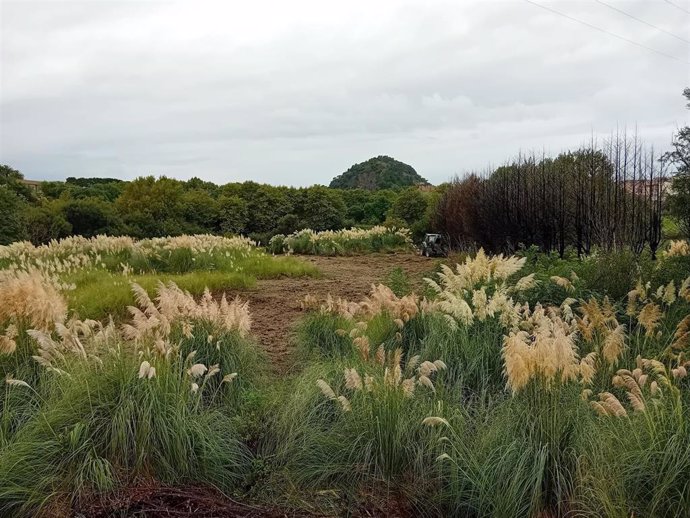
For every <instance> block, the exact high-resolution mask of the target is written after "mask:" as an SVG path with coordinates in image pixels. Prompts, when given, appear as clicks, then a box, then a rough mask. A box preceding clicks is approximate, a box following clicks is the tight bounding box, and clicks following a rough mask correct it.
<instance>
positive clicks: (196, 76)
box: [0, 0, 690, 185]
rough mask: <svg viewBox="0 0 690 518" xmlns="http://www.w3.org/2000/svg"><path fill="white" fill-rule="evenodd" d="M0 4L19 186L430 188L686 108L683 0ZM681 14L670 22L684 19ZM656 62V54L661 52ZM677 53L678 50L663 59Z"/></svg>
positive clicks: (687, 19)
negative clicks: (359, 181) (402, 173)
mask: <svg viewBox="0 0 690 518" xmlns="http://www.w3.org/2000/svg"><path fill="white" fill-rule="evenodd" d="M672 1H673V3H674V4H676V6H677V7H674V5H672V4H671V3H670V2H666V1H664V0H654V1H651V0H648V1H619V0H606V3H607V4H609V5H610V6H613V7H616V8H617V9H619V10H622V11H624V12H625V13H628V14H630V15H632V16H635V17H637V18H639V19H641V20H644V21H645V22H647V23H649V24H652V25H655V26H657V27H659V28H661V29H664V30H665V31H668V32H670V33H673V34H675V35H676V36H677V37H673V36H671V35H668V34H665V33H664V32H662V31H660V30H657V29H655V28H653V27H650V26H648V25H645V24H643V23H640V22H638V21H636V20H634V19H632V18H630V17H628V16H625V14H622V13H620V12H616V11H614V10H613V9H611V8H610V7H607V6H606V5H602V4H601V3H598V2H596V1H594V0H579V1H545V0H535V2H537V3H539V4H541V5H544V6H547V7H549V8H551V9H555V10H557V11H559V12H561V13H564V14H567V15H569V16H571V17H574V18H577V19H579V20H581V21H584V22H587V23H590V24H592V25H595V26H596V27H599V28H601V29H604V30H606V31H609V32H611V33H614V34H616V35H619V36H622V37H624V38H627V39H629V40H632V41H635V42H637V43H639V44H640V45H644V46H647V47H650V48H653V49H655V50H657V51H659V52H660V53H662V54H665V55H662V54H657V53H654V52H652V51H650V50H647V49H644V48H640V47H638V46H635V45H633V44H631V43H629V42H626V41H622V40H621V39H617V38H616V37H614V36H611V35H609V34H605V33H602V32H599V31H597V30H595V29H593V28H590V27H587V26H584V25H582V24H579V23H577V22H576V21H573V20H571V19H567V18H565V17H563V16H559V15H558V14H555V13H553V12H549V11H547V10H545V9H542V8H539V7H538V6H535V5H533V4H530V3H529V2H527V1H526V0H512V1H490V0H483V1H480V2H479V1H477V2H470V1H461V0H452V1H443V2H442V1H429V0H418V1H414V2H404V1H381V0H367V1H359V0H347V1H343V2H332V1H324V0H320V1H300V0H289V1H286V0H282V1H281V0H275V1H260V0H244V1H237V2H236V1H227V0H226V1H218V2H212V1H204V0H194V1H193V0H189V1H177V2H172V1H157V0H151V1H149V0H142V1H117V2H114V1H101V0H88V1H76V2H63V1H49V2H38V1H32V0H26V1H6V0H0V5H1V8H0V9H1V10H0V32H1V34H2V36H1V40H2V41H1V44H2V48H1V51H0V52H1V58H2V62H1V65H2V68H1V74H2V76H1V81H0V83H1V91H0V124H1V129H0V139H1V140H0V162H2V163H7V164H9V165H11V166H13V167H14V168H16V169H19V170H21V171H22V172H23V173H24V174H25V176H26V177H27V178H31V179H38V180H47V179H64V178H65V177H67V176H108V177H116V178H123V179H131V178H135V177H137V176H141V175H147V174H154V175H167V176H172V177H175V178H180V179H187V178H191V177H193V176H199V177H201V178H203V179H206V180H211V181H214V182H217V183H226V182H230V181H243V180H250V179H251V180H255V181H259V182H268V183H272V184H287V185H311V184H315V183H322V184H327V183H328V182H329V181H330V179H331V178H332V177H333V176H335V175H337V174H339V173H341V172H343V171H344V170H346V169H347V168H348V167H349V166H350V165H352V164H354V163H356V162H361V161H363V160H365V159H367V158H369V157H371V156H375V155H382V154H385V155H391V156H393V157H395V158H397V159H399V160H402V161H404V162H406V163H408V164H410V165H412V166H413V167H414V168H415V169H417V171H418V172H419V173H420V174H422V176H424V177H426V178H427V179H428V180H429V181H431V182H432V183H439V182H442V181H444V180H446V179H448V178H449V177H451V176H452V175H455V174H460V175H462V174H464V173H466V172H469V171H472V170H483V169H485V168H486V167H487V166H489V165H500V164H501V163H502V162H504V161H505V160H506V159H508V158H510V157H512V156H515V155H516V154H517V153H518V152H520V151H521V150H522V151H528V150H537V151H538V152H541V150H542V149H544V150H546V152H547V153H558V152H559V151H561V150H563V149H566V148H568V147H571V148H574V147H577V146H578V145H579V144H581V143H582V142H583V141H585V140H587V139H588V138H589V135H590V134H591V133H592V132H595V133H596V134H598V135H600V136H606V135H607V134H609V133H610V132H611V131H612V130H615V128H616V126H619V127H624V126H627V127H628V128H633V127H634V126H635V125H637V127H638V131H639V133H640V134H641V135H642V136H643V137H644V139H645V140H646V141H648V142H649V143H651V144H653V145H654V146H655V148H657V149H659V150H662V149H664V148H667V147H668V144H669V142H670V139H671V136H672V134H673V132H674V130H675V129H676V128H677V127H678V126H681V125H685V124H687V121H688V118H689V117H688V115H689V114H690V111H688V110H686V109H685V102H684V99H683V98H682V96H681V93H682V90H683V88H684V87H687V86H690V65H689V64H688V62H689V61H690V43H688V42H686V41H682V40H690V2H688V1H686V0H672ZM684 10H685V11H688V12H685V11H684ZM666 55H667V56H670V57H667V56H666ZM671 57H675V58H676V59H672V58H671Z"/></svg>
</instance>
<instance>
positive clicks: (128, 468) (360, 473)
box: [0, 236, 690, 518]
mask: <svg viewBox="0 0 690 518" xmlns="http://www.w3.org/2000/svg"><path fill="white" fill-rule="evenodd" d="M687 250H688V246H687V243H682V242H681V243H672V244H671V245H670V246H669V248H668V252H667V253H666V254H664V255H663V257H662V258H661V259H659V260H658V261H656V262H654V263H650V265H651V266H649V265H648V266H645V267H644V268H642V267H640V269H639V270H637V271H635V272H634V281H632V282H631V283H630V285H629V286H627V287H626V288H625V290H624V293H623V296H621V297H616V296H615V295H614V294H615V293H617V292H620V291H621V290H622V288H621V286H619V285H618V284H616V282H617V281H615V282H614V281H613V280H612V281H610V282H609V284H606V285H605V284H602V283H599V285H595V283H594V282H592V281H591V280H590V279H591V278H592V277H591V276H592V275H593V274H592V271H594V270H596V269H597V268H598V267H599V266H600V265H601V264H602V262H605V261H610V258H608V257H605V256H602V257H599V258H597V257H593V258H591V259H587V260H583V261H577V260H572V261H567V260H561V259H553V260H551V259H549V258H548V257H541V256H540V257H533V256H530V255H529V253H527V254H523V255H522V256H520V257H518V256H507V257H504V256H488V255H486V254H484V252H483V251H481V250H480V251H479V252H478V253H477V254H475V255H473V256H466V257H461V258H458V260H457V261H456V263H457V264H453V266H449V265H441V266H440V267H439V268H438V269H437V270H436V271H430V272H429V273H428V275H427V276H426V277H427V279H426V280H425V283H424V288H423V289H422V290H416V291H417V292H415V291H413V290H412V289H411V286H412V285H413V284H414V283H411V282H407V281H408V279H405V275H404V273H399V274H397V276H391V277H390V278H389V279H388V284H389V286H387V285H384V284H377V285H374V286H372V288H371V291H370V293H369V294H368V295H367V296H365V297H361V298H359V297H356V298H350V299H347V298H343V297H338V296H330V295H322V294H320V295H316V294H314V295H308V296H306V297H304V299H303V301H302V307H303V314H302V315H303V317H302V319H301V321H300V323H299V326H298V329H297V333H296V337H295V345H296V349H295V362H296V365H295V368H294V369H293V370H292V372H291V373H290V374H289V375H288V376H285V377H281V378H276V377H275V376H272V375H270V373H269V370H268V368H267V367H268V364H269V359H268V357H267V356H266V355H265V353H264V352H263V351H262V350H261V348H260V347H259V346H258V344H256V343H255V342H254V341H253V338H252V336H253V335H252V325H253V322H252V308H251V307H250V306H249V305H248V304H247V302H246V298H245V297H242V296H241V295H240V297H239V298H228V297H226V296H224V295H222V294H221V293H220V291H219V290H218V287H217V286H210V288H211V289H214V290H216V293H212V291H209V290H204V289H203V288H202V289H199V290H198V291H197V292H195V293H192V292H190V291H189V290H187V289H184V287H182V286H180V285H178V284H176V283H175V282H174V280H175V277H174V276H175V275H180V272H183V271H184V272H187V273H188V274H192V275H197V274H199V275H203V274H207V273H208V270H209V269H210V268H211V269H212V268H215V269H216V270H217V271H219V272H220V273H223V274H224V275H232V274H233V273H234V274H236V273H238V272H240V271H241V272H244V273H246V272H253V273H255V274H257V275H261V274H263V275H265V276H267V277H270V276H271V275H278V274H281V275H286V276H294V275H303V274H305V273H313V271H314V268H313V267H309V266H308V265H306V264H305V263H302V262H300V261H299V260H297V259H295V258H272V257H270V256H267V255H265V254H263V253H261V252H260V251H258V250H256V249H255V247H254V246H253V245H252V244H251V243H250V242H248V241H246V240H242V239H230V240H226V239H224V238H213V237H211V236H194V237H186V236H184V237H181V238H175V239H167V240H165V239H164V240H147V241H143V242H136V241H132V240H130V239H128V238H105V237H99V238H95V239H91V240H86V239H80V238H70V239H69V240H66V242H64V243H63V242H59V243H57V242H56V243H52V244H51V245H49V246H47V247H39V248H34V247H31V246H29V245H26V244H17V245H12V246H10V247H5V248H0V261H3V263H2V264H3V266H4V269H3V270H2V271H0V300H2V301H3V304H2V306H0V349H1V354H0V368H1V369H2V375H3V376H4V378H5V390H4V393H3V394H2V396H1V397H0V404H1V405H2V414H1V420H0V509H1V512H2V515H3V516H37V515H38V516H72V515H77V514H78V513H86V514H88V513H90V512H91V511H89V510H93V509H99V512H100V513H103V510H104V509H106V510H107V509H115V508H117V509H118V512H119V513H127V512H129V511H132V512H133V509H134V504H131V505H132V506H133V507H132V508H129V509H123V508H122V507H121V506H122V505H123V504H122V502H124V501H129V499H128V498H127V497H126V495H131V494H132V492H133V491H136V490H137V489H138V488H151V487H167V488H170V487H177V488H180V491H181V492H183V493H184V488H190V487H200V488H201V487H203V488H216V489H217V490H219V491H221V492H222V493H223V494H224V495H226V496H232V497H233V498H234V499H240V500H242V501H244V502H251V506H254V507H251V509H252V510H253V511H252V512H254V511H256V510H257V509H258V507H256V506H261V509H266V508H267V507H270V508H273V509H275V508H280V509H286V510H289V511H288V512H293V511H294V513H307V512H308V513H311V514H314V515H329V516H332V515H342V514H346V513H348V512H350V513H355V514H367V513H373V512H374V511H373V510H375V509H378V510H379V511H380V512H384V513H385V512H386V511H388V512H393V511H392V510H393V509H394V510H395V513H397V514H409V515H425V516H449V515H452V516H478V517H479V516H494V517H505V516H535V517H536V516H541V517H547V516H553V517H556V516H592V517H594V516H602V515H603V516H620V517H621V518H622V517H629V516H643V517H647V516H648V517H656V516H663V517H682V516H687V513H688V510H689V509H690V485H689V484H688V480H690V446H689V445H690V418H689V417H688V416H689V415H690V412H688V406H689V405H690V384H689V380H688V376H687V374H688V369H690V356H688V352H687V351H688V346H689V345H690V268H688V262H687V261H688V258H690V256H689V255H688V254H687ZM549 261H550V262H549ZM592 262H593V263H594V267H593V265H592ZM190 264H191V265H190ZM607 264H608V263H607ZM200 265H201V266H200ZM429 268H430V269H431V268H433V263H429ZM620 269H621V270H624V271H625V272H628V271H629V270H630V265H629V264H628V263H624V262H622V263H621V265H620ZM608 271H609V277H610V279H618V277H616V275H615V269H614V268H613V267H609V270H608ZM104 275H105V276H107V278H108V279H109V282H111V280H112V279H113V278H114V277H117V282H120V283H121V284H122V285H123V286H126V289H127V292H128V298H127V299H126V300H124V299H123V301H122V303H123V305H122V307H120V308H118V311H116V312H113V314H112V316H111V317H109V316H108V315H107V314H103V313H101V314H99V315H98V317H97V318H86V317H85V316H84V315H83V314H82V312H83V309H84V307H86V306H85V303H84V301H83V300H81V301H77V300H78V299H75V298H74V297H73V294H74V293H75V292H79V290H80V289H83V287H82V286H80V284H79V282H80V280H84V279H87V280H88V279H90V280H89V282H92V283H93V282H94V281H93V278H94V277H93V276H95V278H98V277H99V276H104ZM142 275H148V276H149V277H147V279H149V280H150V282H151V283H152V285H151V286H150V287H146V286H144V285H143V284H140V283H138V282H137V280H138V279H139V278H140V277H141V276H142ZM89 276H92V277H89ZM171 276H173V277H172V278H171ZM625 278H626V279H628V278H629V277H625ZM112 282H114V281H112ZM281 282H288V283H289V282H294V281H291V280H289V279H288V280H283V281H281ZM622 284H623V285H625V284H626V282H622ZM420 287H421V286H420ZM100 288H101V289H103V290H107V289H108V285H106V284H101V285H100ZM275 311H276V312H279V311H280V308H275ZM184 494H187V493H184ZM199 494H200V495H208V494H209V492H208V489H199ZM204 498H207V496H204ZM114 502H119V503H118V505H119V506H120V507H117V506H116V505H115V504H114ZM228 502H229V500H228ZM136 505H140V504H136ZM209 505H210V504H209ZM238 505H239V504H238ZM109 506H110V507H109ZM217 508H218V509H221V508H224V509H226V508H227V509H230V508H232V509H233V510H234V511H233V512H235V511H236V510H237V506H235V507H233V506H230V505H228V506H226V507H223V506H222V505H220V504H217ZM190 512H191V511H190ZM219 512H220V511H219ZM228 512H230V511H228ZM269 514H270V513H269ZM106 515H107V511H106Z"/></svg>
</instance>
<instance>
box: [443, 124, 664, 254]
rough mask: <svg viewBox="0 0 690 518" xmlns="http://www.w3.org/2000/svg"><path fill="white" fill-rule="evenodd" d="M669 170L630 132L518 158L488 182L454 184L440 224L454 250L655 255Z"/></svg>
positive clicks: (446, 196) (445, 200)
mask: <svg viewBox="0 0 690 518" xmlns="http://www.w3.org/2000/svg"><path fill="white" fill-rule="evenodd" d="M665 169H666V168H665V164H664V163H663V162H659V161H657V160H656V159H655V156H654V154H653V152H652V151H646V150H645V149H644V148H643V146H642V145H641V144H640V143H639V142H638V141H637V140H636V139H632V140H630V139H626V138H625V136H624V135H622V136H620V135H619V136H616V137H614V139H612V140H611V141H610V142H609V143H608V144H607V145H606V146H605V147H604V148H602V149H597V148H595V147H587V148H583V149H580V150H578V151H575V152H568V153H562V154H560V155H558V156H557V157H556V158H555V159H554V158H547V157H536V156H534V155H532V156H527V157H520V158H519V159H518V160H516V161H515V162H513V163H511V164H509V165H505V166H502V167H499V168H498V169H496V170H495V171H493V172H492V173H491V174H490V175H488V176H487V177H485V178H480V177H478V176H476V175H473V176H470V177H468V178H466V179H464V180H462V181H455V182H454V183H453V185H452V186H451V187H450V188H448V189H447V190H446V192H445V194H444V196H443V198H442V200H441V202H440V203H439V218H438V226H439V227H440V228H441V229H442V230H443V231H444V232H446V233H448V235H449V236H450V237H451V239H452V240H453V241H454V244H455V245H456V246H458V245H465V244H477V245H479V246H483V247H484V248H486V249H489V250H493V251H504V250H507V251H514V250H515V249H516V248H517V247H518V246H519V245H524V246H532V245H536V246H538V247H539V248H540V249H541V250H543V251H545V252H551V251H557V252H558V253H559V254H560V255H561V256H563V254H564V253H565V250H566V248H569V247H572V248H574V249H576V250H577V253H578V255H583V254H584V255H588V254H589V253H590V252H591V251H592V249H593V248H594V247H600V248H603V249H606V250H611V249H619V248H622V247H624V246H627V247H629V248H630V249H632V250H634V251H635V252H638V253H639V252H640V251H641V250H642V249H643V248H644V247H645V246H648V247H649V248H650V249H651V251H652V253H653V254H654V253H655V252H656V250H657V249H658V247H659V243H660V240H661V221H662V200H663V195H664V188H665V181H666V176H665Z"/></svg>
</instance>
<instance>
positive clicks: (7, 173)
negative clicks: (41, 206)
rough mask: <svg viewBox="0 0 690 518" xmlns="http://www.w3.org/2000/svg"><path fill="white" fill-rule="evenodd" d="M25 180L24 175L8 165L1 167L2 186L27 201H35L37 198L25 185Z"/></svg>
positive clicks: (0, 180) (0, 178) (0, 182)
mask: <svg viewBox="0 0 690 518" xmlns="http://www.w3.org/2000/svg"><path fill="white" fill-rule="evenodd" d="M23 180H24V175H23V174H22V173H20V172H19V171H17V170H16V169H13V168H11V167H10V166H8V165H0V185H2V186H4V187H6V188H7V189H8V190H10V191H12V192H13V193H14V194H16V195H17V196H19V197H20V198H22V199H24V200H26V201H33V200H34V199H35V198H36V197H35V196H34V194H33V192H32V190H31V188H30V187H29V186H28V185H26V184H25V183H23Z"/></svg>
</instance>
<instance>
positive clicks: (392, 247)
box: [268, 226, 414, 256]
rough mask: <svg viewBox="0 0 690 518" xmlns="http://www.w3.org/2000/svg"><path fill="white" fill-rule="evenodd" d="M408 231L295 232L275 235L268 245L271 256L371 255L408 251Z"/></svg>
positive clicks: (385, 228)
mask: <svg viewBox="0 0 690 518" xmlns="http://www.w3.org/2000/svg"><path fill="white" fill-rule="evenodd" d="M413 248H414V246H413V245H412V239H411V237H410V231H409V230H408V229H405V228H401V229H396V228H388V227H383V226H376V227H372V228H369V229H362V228H351V229H344V230H325V231H322V232H314V231H313V230H311V229H304V230H298V231H297V232H295V233H294V234H290V235H288V236H286V235H284V234H278V235H276V236H273V237H272V238H271V240H270V241H269V243H268V250H269V251H270V252H272V253H274V254H283V253H296V254H307V255H329V256H334V255H357V254H366V253H371V252H393V251H406V250H408V251H409V250H412V249H413Z"/></svg>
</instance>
